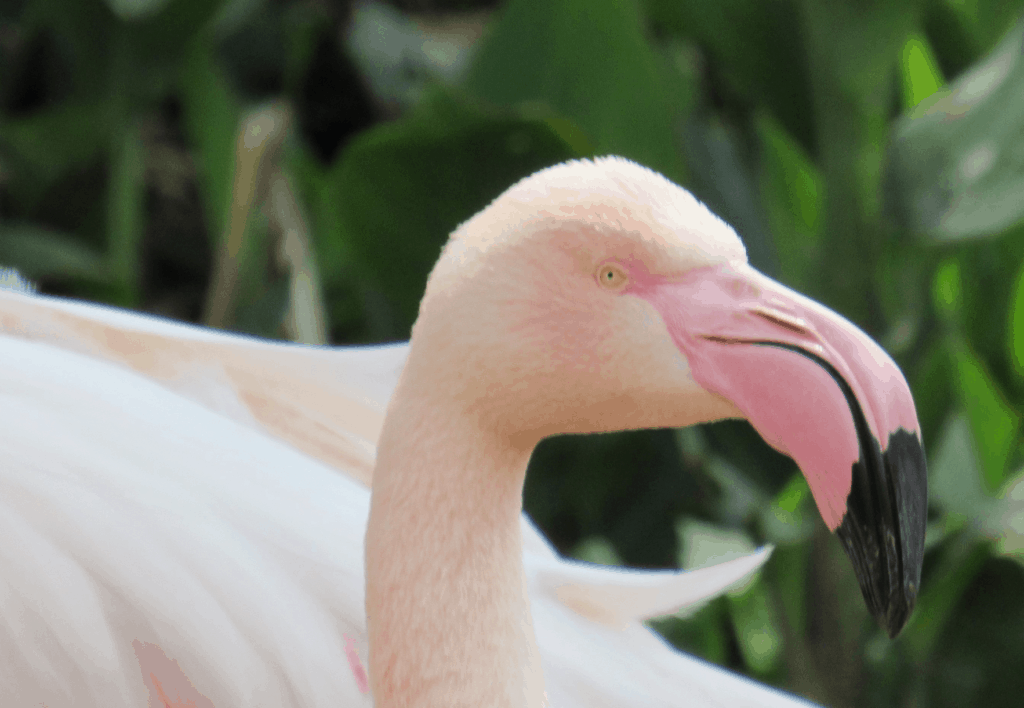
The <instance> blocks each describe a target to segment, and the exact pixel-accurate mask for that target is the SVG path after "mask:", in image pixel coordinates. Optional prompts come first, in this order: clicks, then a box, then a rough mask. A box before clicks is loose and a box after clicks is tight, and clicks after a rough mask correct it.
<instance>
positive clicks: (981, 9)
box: [0, 0, 1024, 708]
mask: <svg viewBox="0 0 1024 708" xmlns="http://www.w3.org/2000/svg"><path fill="white" fill-rule="evenodd" d="M1022 11H1024V0H1009V1H1007V0H721V1H719V2H706V1H698V0H640V1H633V0H508V1H507V2H504V3H500V4H499V3H496V2H488V1H486V0H461V1H458V2H456V1H454V0H418V1H416V2H413V1H411V0H410V1H408V2H402V3H395V4H393V5H384V4H379V3H363V4H356V5H352V4H349V3H344V2H337V3H331V2H324V1H314V0H276V1H274V0H222V1H220V2H217V1H211V0H19V1H14V2H5V3H3V4H2V5H0V263H3V264H5V265H8V266H14V267H17V268H18V269H20V270H21V271H22V273H24V274H25V275H26V276H28V277H30V278H32V279H33V280H35V281H37V282H38V284H39V286H40V289H41V290H42V291H43V292H48V293H55V294H63V295H69V296H74V297H81V298H88V299H94V300H99V301H104V302H110V303H115V304H119V305H123V306H131V307H137V308H140V309H142V310H146V311H150V312H156V313H160V314H164V315H167V316H171V317H176V318H180V319H183V320H189V321H197V322H206V323H207V324H214V325H217V326H223V327H228V328H232V329H236V330H239V331H245V332H250V333H253V334H258V335H262V336H270V337H281V338H290V339H296V340H300V341H308V342H318V341H319V342H324V341H330V342H333V343H338V344H346V343H365V342H380V341H389V340H395V339H401V338H405V337H406V336H407V335H408V332H409V328H410V326H411V324H412V321H413V319H414V317H415V315H416V311H417V303H418V300H419V297H420V295H421V293H422V290H423V285H424V282H425V280H426V276H427V273H428V271H429V269H430V267H431V266H432V264H433V262H434V260H435V259H436V257H437V255H438V252H439V249H440V247H441V245H442V244H443V242H444V240H445V239H446V236H447V234H448V232H449V231H451V230H452V229H453V228H454V227H455V226H456V225H457V224H459V223H460V222H461V221H463V220H464V219H466V218H468V217H469V216H471V215H472V214H473V213H475V212H476V211H477V210H479V209H480V208H481V207H483V206H484V205H486V204H487V203H488V202H489V201H490V200H492V199H493V198H494V197H496V196H497V195H498V194H500V193H501V192H502V191H503V190H504V189H505V188H506V187H507V186H509V185H510V184H512V183H513V182H515V181H516V180H518V179H520V178H522V177H524V176H526V175H528V174H530V173H531V172H533V171H534V170H536V169H538V168H540V167H543V166H546V165H550V164H553V163H556V162H559V161H562V160H565V159H569V158H573V157H582V156H590V155H595V154H606V153H617V154H621V155H624V156H626V157H629V158H632V159H634V160H637V161H639V162H642V163H644V164H647V165H649V166H651V167H653V168H656V169H658V170H659V171H661V172H663V173H664V174H665V175H666V176H668V177H669V178H671V179H673V180H675V181H677V182H679V183H680V184H683V185H684V186H687V187H688V188H689V189H691V190H692V191H693V192H694V193H695V194H697V195H698V196H699V197H700V198H701V199H702V200H704V201H705V202H706V203H708V204H709V206H711V207H712V208H713V209H714V210H715V211H716V212H718V213H719V214H720V215H721V216H722V217H723V218H725V219H726V220H727V221H729V222H730V223H732V224H733V225H734V226H735V227H736V228H737V230H738V231H739V232H740V233H741V234H742V235H743V237H744V239H745V241H746V243H747V245H748V250H749V252H750V257H751V261H752V262H753V263H754V264H755V265H756V266H757V267H759V268H761V269H762V270H764V271H766V272H767V273H769V274H770V275H772V276H774V277H777V278H779V279H781V280H782V281H783V282H785V283H786V284H787V285H789V286H791V287H793V288H795V289H798V290H801V291H803V292H806V293H808V294H809V295H812V296H814V297H816V298H817V299H819V300H821V301H823V302H824V303H826V304H827V305H829V306H831V307H833V308H836V309H837V310H839V311H840V312H842V313H844V314H845V315H846V316H848V317H849V318H851V319H852V320H854V321H855V322H857V323H858V324H859V325H860V326H861V327H863V328H864V329H865V330H866V331H867V332H869V333H870V334H871V335H872V336H874V337H875V338H877V339H878V340H879V341H881V342H882V343H883V345H884V346H885V347H886V348H887V349H888V350H889V351H890V352H891V353H892V354H893V356H894V357H895V358H896V359H897V361H898V362H899V364H900V365H901V367H902V368H903V370H904V371H905V372H906V374H907V377H908V380H909V381H910V383H911V386H912V388H913V391H914V395H915V399H916V401H917V405H918V412H919V415H920V419H921V424H922V427H923V431H924V437H925V444H926V449H927V450H929V452H930V455H929V460H930V467H931V485H932V490H933V494H932V499H931V508H930V516H929V534H928V541H927V547H928V551H927V555H926V558H925V570H924V580H923V584H922V586H923V589H922V594H921V596H920V599H919V604H918V609H917V612H916V614H915V615H914V617H913V619H912V621H911V623H910V625H909V626H908V627H907V629H906V630H905V631H904V632H903V634H902V635H901V637H900V638H899V639H897V640H896V641H894V642H891V643H890V642H889V641H888V640H887V639H886V638H885V637H884V634H883V633H882V632H881V630H879V629H878V628H877V627H876V626H875V625H874V624H873V623H872V621H871V619H870V618H869V617H868V615H867V613H866V610H865V609H864V605H863V602H862V600H861V598H860V596H859V591H858V588H857V583H856V581H855V579H854V577H853V573H852V570H851V569H850V567H849V564H848V563H847V562H846V559H845V557H844V556H843V555H842V553H841V551H840V549H839V546H838V544H837V543H836V542H835V540H834V539H832V538H831V537H830V536H829V535H828V533H827V531H826V530H825V528H824V526H823V524H822V523H821V521H820V520H819V519H818V517H817V513H816V511H815V510H814V507H813V502H812V501H811V500H810V496H809V493H808V491H807V488H806V484H805V483H804V482H803V481H802V478H801V477H800V476H799V474H798V473H797V470H796V469H795V467H794V465H793V463H792V462H791V461H790V460H789V459H788V458H786V457H783V456H781V455H779V454H778V453H776V452H774V451H773V450H771V449H770V448H769V447H768V446H767V445H766V444H765V443H763V442H762V441H761V440H760V438H758V437H757V435H756V434H755V433H754V432H753V430H752V429H751V428H750V427H749V426H748V425H746V424H745V423H739V422H726V423H719V424H715V425H708V426H702V427H700V428H694V429H688V430H685V431H653V432H642V433H641V432H637V433H623V434H618V435H603V436H594V437H572V438H558V439H553V440H548V441H545V442H544V443H543V444H542V445H541V446H540V448H539V449H538V451H537V453H536V455H535V457H534V460H533V461H532V463H531V471H530V474H529V477H528V483H527V487H526V491H525V503H526V508H527V510H528V511H529V512H530V514H531V515H532V516H533V518H534V519H535V520H536V521H537V523H538V524H539V525H540V526H541V527H542V528H543V529H544V531H545V532H546V533H547V534H548V535H549V537H550V538H551V539H552V541H553V542H554V543H555V544H556V545H557V546H558V547H559V548H560V549H561V550H562V551H563V552H565V553H568V554H574V555H576V556H578V557H581V558H586V559H588V560H591V561H594V562H604V563H626V564H631V565H635V566H642V567H672V566H680V567H694V566H697V565H700V564H701V563H704V562H709V561H710V560H713V559H715V558H722V557H724V556H727V555H728V553H731V552H736V551H740V550H744V549H749V548H753V547H754V546H756V545H759V544H763V543H766V542H771V543H774V544H776V546H777V549H776V551H775V554H774V556H773V558H772V560H771V561H770V563H769V564H768V566H767V568H766V570H765V571H764V572H763V573H762V574H761V575H760V576H759V578H757V579H756V580H754V581H753V582H752V583H750V584H748V586H747V587H745V588H743V589H740V590H738V591H734V593H733V594H731V595H729V596H727V597H724V598H720V599H718V600H716V601H714V602H711V603H709V604H708V605H706V606H705V607H703V608H702V609H700V610H698V611H697V612H695V613H692V614H691V615H690V616H688V617H668V618H663V619H660V620H658V621H657V622H655V623H653V624H654V626H656V628H657V629H658V630H659V631H661V632H662V633H664V634H665V635H666V637H668V638H669V639H670V640H671V641H673V642H675V643H676V644H677V646H679V647H681V648H682V649H684V650H687V651H691V652H694V653H696V654H698V655H701V656H704V657H706V658H708V659H709V660H712V661H716V662H719V663H722V664H724V665H727V666H729V667H731V668H733V669H735V670H738V671H742V672H745V673H748V674H750V675H752V676H755V677H756V678H758V679H759V680H762V681H766V682H769V683H773V684H776V685H778V686H781V687H783V688H786V689H787V690H791V691H795V692H798V693H801V694H803V695H806V696H809V697H811V698H812V699H814V700H817V701H820V702H822V703H823V704H826V705H830V706H837V707H838V706H908V707H909V706H914V707H916V708H921V707H925V706H927V707H931V706H935V707H943V706H974V705H985V706H993V707H998V706H1018V705H1020V695H1021V693H1022V692H1024V686H1022V685H1021V680H1022V678H1021V677H1022V676H1024V671H1022V670H1021V669H1024V643H1022V642H1024V639H1022V638H1024V567H1022V565H1021V562H1020V561H1021V559H1022V558H1024V468H1022V464H1024V447H1022V444H1021V443H1022V440H1021V426H1020V413H1021V411H1022V410H1024V206H1022V205H1024V129H1022V126H1024V55H1022V53H1021V45H1022V42H1024V20H1021V19H1019V18H1021V15H1022Z"/></svg>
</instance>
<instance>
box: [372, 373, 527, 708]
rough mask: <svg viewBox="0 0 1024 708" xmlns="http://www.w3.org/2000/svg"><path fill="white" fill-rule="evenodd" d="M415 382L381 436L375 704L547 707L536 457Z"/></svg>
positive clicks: (403, 388) (375, 540)
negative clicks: (539, 626) (534, 545)
mask: <svg viewBox="0 0 1024 708" xmlns="http://www.w3.org/2000/svg"><path fill="white" fill-rule="evenodd" d="M407 373H408V371H407ZM407 383H408V380H404V381H403V382H402V383H401V384H400V385H399V388H398V390H397V391H396V392H395V396H394V398H393V399H392V401H391V406H390V409H389V414H388V418H387V420H386V423H385V426H384V430H383V432H382V434H381V439H380V444H379V447H378V450H379V453H378V460H377V467H376V469H375V471H374V477H373V495H372V501H371V508H370V520H369V526H368V528H367V533H366V564H367V568H366V579H367V588H366V602H367V618H368V629H369V638H370V655H369V666H370V681H371V687H372V691H373V694H374V700H375V704H376V705H377V706H378V708H394V707H397V706H402V707H403V708H408V707H412V706H421V707H423V708H427V707H430V708H434V707H436V708H441V707H442V706H444V707H445V708H448V707H453V706H466V707H467V708H468V707H470V706H472V707H473V708H477V707H478V706H488V707H491V706H495V707H497V706H502V707H504V706H507V707H509V708H511V707H513V706H515V707H516V708H520V707H525V706H530V707H531V708H532V707H538V706H541V705H542V704H543V677H542V672H541V668H540V661H539V657H538V654H537V646H536V640H535V639H534V633H533V624H532V620H531V617H530V610H529V604H528V602H527V596H526V587H525V576H524V573H523V564H522V539H521V537H520V530H519V515H520V513H521V510H522V488H523V481H524V479H525V475H526V464H527V461H528V460H529V454H530V448H526V449H522V448H517V447H516V446H514V445H512V444H511V443H510V442H509V441H508V440H507V439H502V438H501V437H500V436H498V435H495V434H493V433H490V432H488V431H486V430H482V429H480V427H478V426H477V425H476V424H475V423H474V422H473V421H472V420H471V418H470V416H467V415H466V414H465V413H464V412H462V413H461V414H460V412H458V411H454V410H452V408H453V407H452V406H446V405H444V404H443V402H442V403H438V402H436V401H432V400H429V398H428V397H425V396H422V395H418V394H417V393H416V392H415V391H413V390H412V387H410V386H409V385H407Z"/></svg>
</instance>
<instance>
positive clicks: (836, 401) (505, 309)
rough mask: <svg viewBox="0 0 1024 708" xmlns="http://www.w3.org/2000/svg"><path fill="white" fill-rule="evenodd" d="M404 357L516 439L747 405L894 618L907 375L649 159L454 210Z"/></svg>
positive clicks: (909, 605) (894, 621)
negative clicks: (756, 255)
mask: <svg viewBox="0 0 1024 708" xmlns="http://www.w3.org/2000/svg"><path fill="white" fill-rule="evenodd" d="M423 351H429V352H430V353H431V355H430V357H429V362H427V361H426V359H427V357H422V356H419V355H418V352H423ZM420 365H423V366H428V367H429V374H428V373H427V372H426V371H424V372H423V375H420V376H416V377H415V378H416V380H419V381H429V382H430V383H429V384H428V385H430V386H434V387H436V388H437V391H436V392H435V393H436V394H437V395H436V396H434V399H435V400H440V399H441V398H443V399H444V400H447V401H451V402H453V405H456V406H460V407H461V408H462V409H463V410H462V413H464V414H466V415H470V416H473V417H474V419H476V420H479V421H481V423H482V424H483V425H487V426H489V427H490V428H491V429H492V430H494V431H497V432H499V433H500V434H503V435H507V436H508V437H509V438H510V439H513V440H520V441H522V442H523V443H524V444H534V443H535V442H536V441H538V440H539V439H540V438H542V437H544V436H546V435H551V434H555V433H567V432H596V431H609V430H623V429H636V428H649V427H679V426H685V425H690V424H693V423H698V422H705V421H711V420H718V419H723V418H732V417H743V418H746V419H747V420H749V421H750V422H751V423H752V424H753V425H754V427H755V428H756V429H757V430H758V431H759V432H760V434H761V435H762V436H763V437H764V438H765V440H766V441H767V442H768V443H769V444H770V445H772V446H773V447H775V448H776V449H778V450H780V451H781V452H783V453H785V454H787V455H789V456H791V457H792V458H793V459H794V460H795V461H796V463H797V464H798V465H799V466H800V469H801V470H802V471H803V473H804V475H805V477H806V478H807V481H808V484H809V487H810V489H811V492H812V494H813V496H814V499H815V502H816V504H817V506H818V509H819V511H820V512H821V515H822V518H823V519H824V521H825V523H826V525H827V526H828V527H829V529H830V530H832V531H835V532H837V533H838V535H839V537H840V540H841V542H842V544H843V546H844V548H845V550H846V552H847V554H848V555H849V557H850V559H851V561H852V562H853V565H854V568H855V570H856V573H857V576H858V579H859V581H860V585H861V590H862V591H863V594H864V597H865V600H866V602H867V605H868V607H869V609H870V610H871V612H872V613H873V614H874V615H875V616H876V618H878V620H879V622H880V623H881V624H882V626H883V627H884V628H885V629H886V630H887V631H888V633H889V634H890V636H895V635H896V634H898V633H899V631H900V629H901V628H902V627H903V625H904V624H905V622H906V621H907V619H908V617H909V615H910V612H911V610H912V609H913V605H914V602H915V599H916V596H917V590H918V585H919V582H920V574H921V564H922V559H923V554H924V525H925V517H926V512H927V472H926V468H925V461H924V451H923V447H922V443H921V435H920V428H919V425H918V422H917V414H916V411H915V409H914V403H913V399H912V397H911V394H910V390H909V388H908V386H907V383H906V380H905V379H904V377H903V375H902V373H901V372H900V370H899V368H898V367H897V366H896V364H895V363H894V362H893V361H892V359H891V358H890V357H889V356H888V355H887V354H886V353H885V352H884V351H883V350H882V349H881V347H879V346H878V345H877V344H876V343H875V342H874V341H872V340H871V339H870V338H869V337H868V336H867V335H865V334H864V333H863V332H862V331H861V330H859V329H858V328H857V327H855V326H854V325H853V324H851V323H850V322H848V321H847V320H845V319H843V318H842V317H840V316H839V315H837V314H836V313H834V312H832V311H830V310H828V309H827V308H825V307H823V306H821V305H819V304H817V303H815V302H813V301H811V300H809V299H807V298H805V297H803V296H801V295H799V294H798V293H796V292H794V291H792V290H790V289H788V288H786V287H784V286H783V285H781V284H779V283H777V282H775V281H773V280H771V279H769V278H767V277H766V276H764V275H762V274H760V273H758V272H757V271H756V270H754V269H753V268H751V267H750V266H749V265H748V263H747V258H746V252H745V249H744V247H743V244H742V242H741V241H740V239H739V238H738V237H737V235H736V233H735V232H734V231H733V230H732V228H730V227H729V226H728V225H727V224H725V223H724V222H723V221H721V220H720V219H719V218H717V217H716V216H715V215H714V214H712V213H711V212H710V211H708V209H707V208H706V207H705V206H704V205H703V204H701V203H700V202H699V201H697V200H696V199H695V198H694V197H693V196H692V195H691V194H690V193H689V192H687V191H685V190H684V189H682V188H680V187H678V186H676V185H675V184H673V183H671V182H670V181H668V180H667V179H665V178H664V177H662V176H661V175H658V174H657V173H655V172H652V171H650V170H648V169H646V168H644V167H641V166H639V165H636V164H634V163H632V162H629V161H627V160H624V159H621V158H614V157H610V158H602V159H598V160H595V161H593V162H591V161H577V162H569V163H565V164H561V165H557V166H555V167H552V168H549V169H546V170H543V171H541V172H538V173H536V174H534V175H532V176H531V177H529V178H527V179H525V180H523V181H521V182H519V183H518V184H516V185H514V186H513V187H512V188H510V189H509V190H508V191H506V192H505V193H504V194H503V195H502V196H500V197H499V198H498V199H497V200H496V201H494V202H493V203H492V204H491V205H490V206H488V207H487V208H486V209H484V210H483V211H482V212H480V213H479V214H477V215H476V216H474V217H473V218H472V219H470V220H469V221H467V222H466V223H464V224H463V225H462V226H460V227H459V228H458V229H457V230H456V231H455V232H454V234H453V235H452V237H451V239H450V241H449V243H448V244H447V246H446V247H445V249H444V252H443V254H442V256H441V258H440V260H439V262H438V264H437V265H436V266H435V268H434V271H433V272H432V274H431V277H430V280H429V282H428V284H427V291H426V295H425V296H424V299H423V302H422V304H421V308H420V316H419V318H418V320H417V322H416V325H415V327H414V329H413V337H412V347H411V351H410V358H409V362H408V364H407V367H408V368H416V367H417V366H420ZM409 378H410V379H412V378H414V377H409Z"/></svg>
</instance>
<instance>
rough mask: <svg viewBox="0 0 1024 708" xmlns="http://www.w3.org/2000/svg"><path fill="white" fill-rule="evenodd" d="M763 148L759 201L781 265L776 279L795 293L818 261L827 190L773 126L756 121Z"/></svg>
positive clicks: (792, 144) (796, 148) (768, 119)
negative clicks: (783, 282)
mask: <svg viewBox="0 0 1024 708" xmlns="http://www.w3.org/2000/svg"><path fill="white" fill-rule="evenodd" d="M755 129H756V131H757V136H758V138H759V140H760V145H761V165H760V167H761V169H760V172H761V174H760V183H761V197H762V204H763V205H764V210H765V213H766V215H767V218H768V224H769V227H770V228H771V232H772V239H773V241H774V244H775V250H776V253H777V254H778V259H779V276H780V277H781V278H782V280H784V281H785V282H786V283H788V284H790V285H792V286H793V287H796V288H799V287H801V286H804V285H805V284H806V283H807V282H808V281H809V280H810V278H811V275H812V272H813V269H814V268H815V265H816V264H817V261H818V257H819V254H818V249H819V248H820V235H821V216H822V209H823V205H824V197H825V184H824V181H823V180H822V178H821V175H820V173H819V172H818V170H817V168H816V167H815V166H814V164H813V163H812V162H811V160H810V158H809V157H808V156H807V154H806V153H805V152H804V151H803V150H802V149H801V148H800V146H799V145H798V144H797V143H796V141H795V140H793V139H792V138H791V137H790V136H789V135H788V134H787V133H786V132H785V130H783V129H782V127H781V126H780V125H779V124H778V122H777V121H775V120H773V119H772V118H771V117H769V116H768V115H766V114H763V113H762V114H759V115H758V116H757V117H756V118H755Z"/></svg>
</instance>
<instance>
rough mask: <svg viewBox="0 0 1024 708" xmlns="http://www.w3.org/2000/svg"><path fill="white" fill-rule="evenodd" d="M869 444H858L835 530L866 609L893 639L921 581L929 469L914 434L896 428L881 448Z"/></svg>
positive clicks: (912, 604) (905, 616) (907, 615)
mask: <svg viewBox="0 0 1024 708" xmlns="http://www.w3.org/2000/svg"><path fill="white" fill-rule="evenodd" d="M872 442H874V441H872ZM872 447H873V448H874V449H864V446H863V445H862V449H861V455H862V457H861V460H860V461H859V462H857V464H855V465H854V467H853V485H852V488H851V490H850V496H849V498H848V499H847V513H846V516H845V517H844V518H843V522H842V523H841V524H840V525H839V528H838V529H836V533H837V535H838V536H839V540H840V542H841V543H842V545H843V548H844V549H845V550H846V553H847V555H848V556H849V557H850V561H851V563H852V564H853V568H854V571H855V572H856V574H857V580H858V581H859V582H860V589H861V592H862V593H863V595H864V601H865V603H866V604H867V606H868V609H869V610H870V611H871V614H872V615H874V616H875V618H876V619H877V620H878V623H879V624H880V625H881V626H882V628H883V629H885V631H886V633H887V634H888V635H889V637H890V638H891V639H894V638H895V637H896V636H897V635H899V633H900V631H901V630H902V629H903V627H904V626H905V625H906V623H907V621H908V620H909V619H910V615H911V613H912V612H913V610H914V604H915V603H916V601H917V593H918V588H920V585H921V566H922V564H923V562H924V536H925V523H926V521H927V514H928V471H927V468H926V465H925V455H924V447H923V446H922V444H921V440H920V438H919V437H918V436H917V434H916V433H909V432H907V431H905V430H897V431H896V432H895V433H893V434H892V435H891V436H890V437H889V440H888V445H887V446H886V448H885V450H884V451H881V450H879V446H878V445H877V443H875V444H874V445H872Z"/></svg>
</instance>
